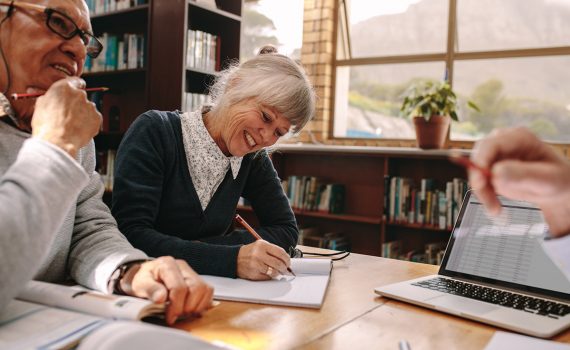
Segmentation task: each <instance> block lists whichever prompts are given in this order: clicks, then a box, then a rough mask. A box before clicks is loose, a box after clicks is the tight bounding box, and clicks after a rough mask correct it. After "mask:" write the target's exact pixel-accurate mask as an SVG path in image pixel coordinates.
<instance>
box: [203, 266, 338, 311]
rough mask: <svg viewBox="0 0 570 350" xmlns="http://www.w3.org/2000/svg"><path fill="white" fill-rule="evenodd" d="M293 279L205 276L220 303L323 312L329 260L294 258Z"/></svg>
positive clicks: (328, 277) (329, 270) (330, 267)
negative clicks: (241, 303) (262, 279)
mask: <svg viewBox="0 0 570 350" xmlns="http://www.w3.org/2000/svg"><path fill="white" fill-rule="evenodd" d="M291 269H292V270H293V271H294V272H295V274H296V275H297V276H296V277H295V278H293V279H288V280H286V279H281V280H269V281H249V280H244V279H241V278H237V279H234V278H226V277H218V276H202V277H203V278H204V280H205V281H206V282H207V283H209V284H211V285H212V286H213V287H214V298H215V299H218V300H232V301H243V302H248V303H258V304H272V305H287V306H299V307H308V308H315V309H320V308H321V306H322V304H323V301H324V298H325V294H326V291H327V287H328V284H329V279H330V273H331V269H332V261H331V260H330V259H307V258H300V259H291Z"/></svg>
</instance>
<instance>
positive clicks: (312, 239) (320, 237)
mask: <svg viewBox="0 0 570 350" xmlns="http://www.w3.org/2000/svg"><path fill="white" fill-rule="evenodd" d="M298 244H301V245H306V246H311V247H318V248H326V249H332V250H342V251H350V241H349V240H348V237H346V236H345V235H343V234H342V233H340V232H327V233H321V232H320V231H319V229H318V228H316V227H303V228H299V240H298Z"/></svg>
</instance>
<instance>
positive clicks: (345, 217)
mask: <svg viewBox="0 0 570 350" xmlns="http://www.w3.org/2000/svg"><path fill="white" fill-rule="evenodd" d="M238 210H243V211H251V212H253V209H252V208H251V207H248V206H242V205H240V206H238ZM293 213H294V214H295V216H305V217H313V218H322V219H329V220H337V221H350V222H358V223H363V224H372V225H380V224H381V223H382V218H380V217H372V216H362V215H351V214H329V213H321V212H318V211H306V210H297V209H293Z"/></svg>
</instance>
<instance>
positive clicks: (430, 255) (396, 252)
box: [382, 240, 446, 265]
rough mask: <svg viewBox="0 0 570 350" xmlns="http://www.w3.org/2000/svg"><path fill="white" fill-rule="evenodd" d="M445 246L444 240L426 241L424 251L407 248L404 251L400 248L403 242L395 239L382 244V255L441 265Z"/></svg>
mask: <svg viewBox="0 0 570 350" xmlns="http://www.w3.org/2000/svg"><path fill="white" fill-rule="evenodd" d="M445 246H446V242H436V243H428V244H426V245H425V249H424V251H418V250H409V251H406V252H404V251H403V249H402V247H403V242H402V241H400V240H396V241H391V242H386V243H383V244H382V257H384V258H390V259H399V260H407V261H413V262H419V263H424V264H432V265H441V261H442V260H443V256H444V254H445Z"/></svg>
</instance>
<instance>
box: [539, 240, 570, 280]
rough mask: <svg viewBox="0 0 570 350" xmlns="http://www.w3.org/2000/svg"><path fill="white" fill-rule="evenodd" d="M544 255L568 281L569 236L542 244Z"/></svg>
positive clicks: (569, 263) (569, 274) (569, 269)
mask: <svg viewBox="0 0 570 350" xmlns="http://www.w3.org/2000/svg"><path fill="white" fill-rule="evenodd" d="M542 247H543V249H544V251H545V252H546V254H548V256H549V257H550V259H552V261H553V262H554V263H555V264H556V266H558V268H559V269H560V270H561V271H562V273H564V276H566V279H567V280H569V281H570V235H567V236H565V237H561V238H555V239H549V240H545V241H543V242H542Z"/></svg>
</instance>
